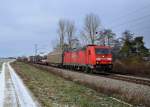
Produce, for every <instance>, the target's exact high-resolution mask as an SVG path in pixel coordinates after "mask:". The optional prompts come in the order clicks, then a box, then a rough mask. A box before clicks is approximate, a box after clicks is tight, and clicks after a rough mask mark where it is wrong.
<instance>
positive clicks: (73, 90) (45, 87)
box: [12, 62, 127, 107]
mask: <svg viewBox="0 0 150 107" xmlns="http://www.w3.org/2000/svg"><path fill="white" fill-rule="evenodd" d="M12 66H13V67H14V68H15V70H16V71H17V73H18V74H19V75H20V76H21V78H22V79H23V81H24V82H25V84H26V85H27V87H28V88H29V89H30V90H31V91H32V92H33V94H34V96H35V97H36V98H37V99H38V100H39V102H40V103H41V104H42V107H55V106H56V107H60V105H61V107H64V106H65V105H68V106H69V107H72V106H73V107H126V106H127V105H124V104H122V103H119V102H117V101H115V100H113V99H111V98H109V97H108V96H106V95H103V94H100V93H98V92H96V91H94V90H92V89H89V88H87V87H85V86H82V85H79V84H76V83H74V82H71V81H67V80H64V79H63V78H61V77H58V76H56V75H53V74H51V73H49V72H45V71H44V70H40V69H37V68H35V67H33V66H31V65H28V64H24V63H21V62H15V63H13V64H12Z"/></svg>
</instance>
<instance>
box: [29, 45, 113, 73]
mask: <svg viewBox="0 0 150 107" xmlns="http://www.w3.org/2000/svg"><path fill="white" fill-rule="evenodd" d="M35 59H36V60H35ZM39 59H40V60H39ZM28 62H32V63H37V64H43V65H51V66H55V67H61V68H66V69H74V70H80V71H84V72H87V73H89V72H91V73H92V72H101V71H106V72H111V71H112V68H113V63H112V53H111V47H109V46H98V45H87V46H85V47H83V48H80V49H74V50H65V51H62V50H61V49H55V50H54V51H53V52H50V53H49V54H48V55H47V57H45V58H43V59H42V58H41V57H34V56H32V57H29V58H28Z"/></svg>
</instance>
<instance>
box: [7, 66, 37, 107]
mask: <svg viewBox="0 0 150 107" xmlns="http://www.w3.org/2000/svg"><path fill="white" fill-rule="evenodd" d="M7 64H8V68H9V71H10V74H11V78H12V81H13V83H14V87H15V90H16V94H17V96H18V99H19V103H20V105H21V107H38V103H37V102H36V101H35V100H34V99H33V98H32V96H31V95H30V92H29V91H28V89H27V88H26V87H25V85H24V83H23V81H22V80H21V78H20V77H19V76H18V75H17V74H16V73H15V71H14V69H13V68H12V67H11V66H10V64H9V63H7Z"/></svg>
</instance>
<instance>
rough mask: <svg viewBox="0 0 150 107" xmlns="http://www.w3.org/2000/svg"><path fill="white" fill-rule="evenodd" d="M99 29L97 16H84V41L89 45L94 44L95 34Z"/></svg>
mask: <svg viewBox="0 0 150 107" xmlns="http://www.w3.org/2000/svg"><path fill="white" fill-rule="evenodd" d="M99 27H100V19H99V17H98V16H97V15H95V14H93V13H91V14H88V15H86V17H85V22H84V30H83V32H82V34H83V33H84V34H83V35H84V36H85V39H88V41H89V43H91V44H95V40H96V32H97V30H98V28H99Z"/></svg>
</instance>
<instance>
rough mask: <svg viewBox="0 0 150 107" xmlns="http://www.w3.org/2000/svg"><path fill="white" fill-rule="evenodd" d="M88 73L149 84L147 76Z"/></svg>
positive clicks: (149, 80)
mask: <svg viewBox="0 0 150 107" xmlns="http://www.w3.org/2000/svg"><path fill="white" fill-rule="evenodd" d="M37 65H40V66H43V67H44V66H45V65H41V64H37ZM45 67H46V66H45ZM55 68H57V67H55ZM58 69H63V68H58ZM64 70H65V69H64ZM70 71H73V72H75V70H70ZM77 72H78V73H84V74H85V72H80V71H77ZM89 75H93V76H102V77H105V78H111V79H115V80H121V81H127V82H131V83H136V84H141V85H147V86H150V79H148V78H141V77H135V76H127V75H120V74H115V73H96V74H89Z"/></svg>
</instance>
